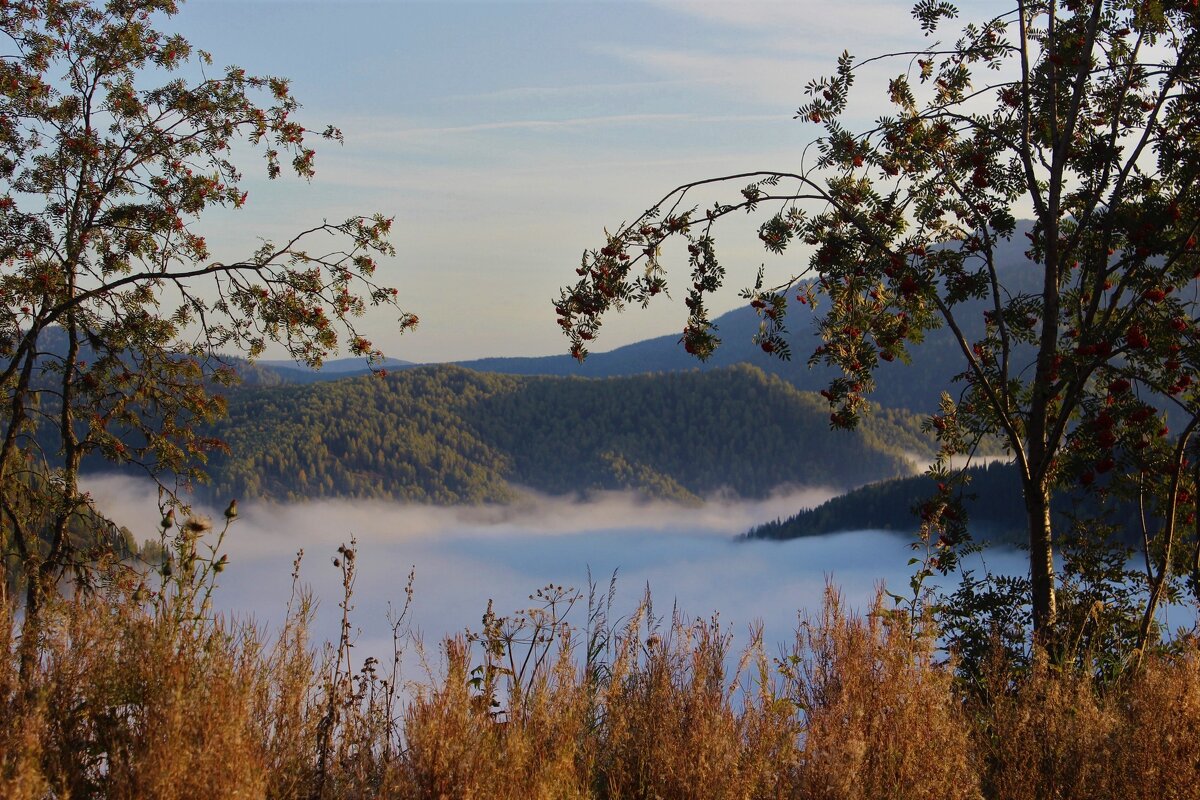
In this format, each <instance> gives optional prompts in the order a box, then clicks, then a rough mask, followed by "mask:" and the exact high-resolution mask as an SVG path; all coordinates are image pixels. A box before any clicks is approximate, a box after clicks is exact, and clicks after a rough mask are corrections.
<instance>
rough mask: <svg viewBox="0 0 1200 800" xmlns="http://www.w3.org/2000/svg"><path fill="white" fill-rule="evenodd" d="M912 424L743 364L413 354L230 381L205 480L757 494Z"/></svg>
mask: <svg viewBox="0 0 1200 800" xmlns="http://www.w3.org/2000/svg"><path fill="white" fill-rule="evenodd" d="M897 419H898V421H901V422H903V421H904V420H903V419H902V418H897ZM912 430H913V429H912V427H911V425H909V426H907V427H906V426H904V425H898V424H893V422H891V421H888V420H887V419H884V418H882V417H881V418H879V419H876V420H873V421H872V422H871V423H870V424H869V425H867V426H865V427H864V429H863V430H860V431H857V432H854V433H846V432H840V431H831V430H830V429H829V423H828V409H827V408H826V405H825V403H824V401H823V400H821V398H819V397H815V396H813V395H811V394H806V393H802V392H798V391H796V390H795V389H794V388H792V387H791V386H789V385H788V384H786V383H785V382H783V381H781V380H779V379H777V378H774V377H772V376H768V375H766V374H764V373H763V372H762V371H761V370H758V369H755V368H753V367H749V366H742V367H736V368H730V369H724V370H718V371H709V372H699V371H690V372H681V373H672V374H667V375H644V376H637V377H629V378H619V379H609V380H584V379H578V378H577V379H563V378H535V377H517V376H509V375H494V374H483V373H478V372H474V371H470V370H466V369H462V368H459V367H452V366H441V367H421V368H416V369H410V370H403V371H401V372H397V373H394V374H390V375H388V376H387V377H386V378H372V377H365V378H355V379H347V380H342V381H333V382H325V383H315V384H309V385H304V386H283V387H243V388H240V389H237V390H235V391H233V392H232V393H231V394H230V395H229V418H228V419H227V420H225V421H224V422H222V423H221V424H220V425H218V426H217V427H216V428H215V429H214V430H213V433H214V434H215V435H217V436H219V437H221V438H223V439H224V440H226V441H227V442H228V443H229V446H230V448H231V455H229V456H219V457H215V458H214V459H213V460H212V462H211V463H210V465H209V468H210V469H209V471H210V473H211V474H212V477H213V483H212V486H211V487H210V488H209V489H208V493H209V494H211V495H213V496H215V497H216V498H218V499H219V498H227V497H234V496H236V497H248V496H258V497H271V498H276V499H280V500H295V499H304V498H315V497H331V496H344V497H380V498H397V499H408V500H416V501H422V502H434V503H459V502H469V503H480V502H504V501H508V500H511V499H513V498H514V497H515V496H517V495H518V493H519V491H520V487H529V488H531V489H535V490H538V491H543V492H551V493H571V492H576V491H585V490H592V489H634V490H637V491H640V492H642V493H644V494H647V495H652V496H660V497H661V496H665V497H673V498H675V499H680V500H691V501H694V500H695V499H696V498H697V496H698V495H702V494H707V493H711V492H715V491H720V490H726V491H729V492H732V493H734V494H736V495H739V496H745V497H761V496H765V495H767V494H769V493H770V492H771V491H772V490H774V489H777V488H779V487H782V486H790V485H798V486H830V487H833V488H849V487H852V486H857V485H859V484H862V483H864V482H867V481H872V480H879V479H882V478H887V477H893V476H896V475H902V474H906V473H908V472H909V471H910V470H911V466H910V464H909V462H908V461H907V460H906V458H905V457H904V455H903V453H904V452H911V451H912V450H914V449H923V448H926V447H927V443H925V442H923V441H921V440H919V439H918V438H917V437H915V436H914V434H913V432H912Z"/></svg>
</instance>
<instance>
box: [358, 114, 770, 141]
mask: <svg viewBox="0 0 1200 800" xmlns="http://www.w3.org/2000/svg"><path fill="white" fill-rule="evenodd" d="M778 120H779V115H778V114H673V113H650V114H604V115H598V116H587V117H568V118H564V119H510V120H497V121H494V122H476V123H471V124H469V125H450V126H430V127H403V125H402V124H401V125H400V126H397V127H392V126H389V125H388V123H387V122H386V121H381V120H379V119H374V120H371V122H370V130H367V131H364V132H361V133H358V134H356V138H357V139H358V141H359V142H361V143H363V144H377V143H379V142H380V141H383V140H386V141H388V142H394V143H401V142H404V141H405V140H408V139H417V138H424V137H441V136H453V135H459V134H477V133H493V132H500V131H549V132H553V131H560V130H581V129H587V128H595V127H599V126H605V127H634V126H639V125H663V124H686V125H695V124H710V125H718V124H735V123H744V122H775V121H778ZM350 124H352V123H348V124H347V125H346V126H344V127H349V125H350Z"/></svg>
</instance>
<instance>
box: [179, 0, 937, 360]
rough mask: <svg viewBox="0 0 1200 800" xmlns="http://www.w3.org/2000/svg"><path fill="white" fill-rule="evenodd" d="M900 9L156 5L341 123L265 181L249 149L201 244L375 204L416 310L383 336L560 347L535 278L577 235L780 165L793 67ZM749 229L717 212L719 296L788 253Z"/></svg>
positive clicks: (867, 45) (556, 269)
mask: <svg viewBox="0 0 1200 800" xmlns="http://www.w3.org/2000/svg"><path fill="white" fill-rule="evenodd" d="M909 9H910V5H909V4H907V3H905V2H859V1H858V0H856V1H855V2H851V3H836V4H835V3H832V2H827V1H826V0H792V1H791V2H786V3H774V2H759V0H738V2H721V3H691V2H686V3H676V2H649V1H648V0H647V1H643V2H598V1H596V0H559V2H511V1H510V0H489V1H488V2H459V1H457V0H442V1H441V2H407V1H403V2H402V1H396V2H339V1H335V0H324V1H323V2H307V3H306V2H294V1H293V0H287V2H283V1H282V0H275V1H268V0H237V2H233V1H232V0H190V1H189V2H186V3H184V4H183V5H182V8H181V11H180V13H179V15H178V16H177V17H176V18H174V19H173V20H171V21H169V22H168V23H167V24H166V27H168V28H170V29H173V30H177V31H179V32H180V33H182V34H184V35H185V36H186V37H188V38H189V39H190V40H191V42H192V44H193V45H194V46H196V47H199V48H202V49H205V50H208V51H209V52H211V53H212V54H213V57H214V59H215V62H216V64H217V65H219V66H223V65H227V64H237V65H238V66H241V67H243V68H245V69H247V70H248V71H249V72H252V73H259V74H272V75H280V76H286V77H288V78H290V79H291V80H292V86H293V90H294V93H295V94H296V96H297V97H298V98H299V99H300V101H301V102H302V103H303V105H304V109H303V112H302V114H301V121H302V122H303V123H304V124H305V125H306V126H307V127H308V128H310V129H318V130H319V129H322V128H323V127H324V126H325V125H326V124H335V125H337V126H338V127H340V128H341V129H342V131H343V133H344V134H345V144H344V145H342V146H336V145H330V144H326V145H325V146H324V147H320V148H318V158H317V177H316V179H315V180H314V181H312V182H311V183H310V184H305V183H303V182H301V181H297V180H295V179H292V180H286V179H281V180H279V181H275V182H271V183H268V182H267V181H266V180H265V179H260V178H258V177H256V176H258V175H259V174H260V173H261V170H256V169H253V167H254V166H255V165H253V164H252V163H247V168H246V170H245V172H246V174H247V177H248V178H251V180H250V183H249V184H248V185H249V187H250V190H251V197H250V202H249V204H248V205H247V207H246V208H245V209H244V210H242V211H240V212H237V213H236V214H227V215H222V216H217V217H210V218H208V219H207V220H206V221H205V222H204V223H202V225H207V226H209V228H208V229H206V230H205V231H204V232H205V233H206V235H207V236H208V240H209V242H210V243H211V244H212V245H213V246H214V251H215V254H218V255H219V254H221V253H222V252H229V253H231V254H235V253H241V252H245V251H246V250H247V249H251V248H253V247H254V245H255V243H256V242H257V241H258V239H259V237H263V238H272V237H281V236H283V235H284V234H286V233H287V232H289V231H294V230H296V229H297V227H300V226H307V225H308V224H311V223H315V222H319V221H320V220H322V219H325V218H328V219H331V220H333V219H341V218H345V217H347V216H350V215H352V214H356V213H373V212H380V213H383V214H384V215H386V216H390V217H394V218H395V227H394V235H393V242H394V244H395V245H396V248H397V255H396V257H395V258H394V259H390V260H388V261H387V262H386V263H384V264H383V266H382V271H381V273H380V276H381V279H382V280H383V281H384V282H385V283H388V284H390V285H393V286H396V287H398V288H399V289H400V291H401V300H402V303H403V306H404V309H405V310H406V311H411V312H413V313H415V314H417V315H418V316H419V317H420V318H421V324H420V326H419V327H418V328H417V329H416V330H415V331H413V332H410V333H407V334H405V335H404V336H403V337H401V336H399V335H398V334H397V332H396V327H395V325H394V315H387V314H374V315H372V316H370V317H369V318H368V319H367V320H366V324H365V326H364V328H365V332H366V334H367V335H368V336H369V337H370V338H371V339H372V340H373V341H374V342H375V343H376V344H377V345H379V346H381V347H382V349H383V350H384V351H385V352H386V354H387V355H389V356H392V357H397V358H402V359H406V360H411V361H422V362H425V361H450V360H461V359H469V358H476V357H484V356H515V355H546V354H557V353H564V352H566V340H565V339H564V338H563V337H562V336H561V334H560V331H559V329H558V327H557V326H556V325H555V324H554V319H555V318H554V311H553V308H552V306H551V300H552V299H553V298H555V297H557V296H558V291H559V288H560V287H562V286H563V285H565V284H568V283H570V282H571V281H572V280H576V279H577V278H576V276H575V272H574V268H575V267H576V266H578V263H579V259H580V256H581V254H582V252H583V250H584V249H585V248H588V247H598V246H599V245H600V244H602V243H603V237H604V230H605V229H606V228H608V229H609V230H615V229H616V228H617V227H619V225H620V224H621V223H622V222H623V221H626V220H629V219H633V218H635V217H636V216H638V214H639V213H640V212H641V211H643V210H644V209H645V208H646V207H648V206H650V205H652V204H653V203H654V202H655V201H656V200H657V199H658V198H659V197H661V196H662V195H664V194H665V193H666V192H667V191H669V190H670V189H672V188H673V187H675V186H677V185H679V184H681V183H684V182H687V181H690V180H695V179H698V178H703V177H710V176H714V175H721V174H730V173H736V172H744V171H751V170H757V169H788V170H794V169H796V168H797V167H798V166H799V165H800V164H801V163H802V159H803V155H804V146H805V145H806V144H808V143H809V142H811V141H812V139H813V138H814V137H815V136H816V135H817V134H818V133H819V131H818V130H817V126H814V125H812V124H811V123H808V122H807V121H804V122H802V121H799V120H794V119H793V118H792V117H793V114H794V112H795V109H796V107H797V106H798V105H799V104H800V103H801V102H802V101H803V88H804V85H805V83H806V82H807V81H808V80H809V79H811V78H814V77H817V76H819V75H822V74H827V73H829V72H831V71H832V68H833V64H834V61H835V59H836V58H837V55H838V54H839V53H840V52H841V51H842V50H843V49H849V50H850V51H851V52H852V53H855V54H862V55H864V56H867V55H874V54H878V53H880V52H887V51H891V50H895V49H900V48H910V47H912V46H915V45H919V44H921V43H923V42H925V39H924V38H923V36H922V34H921V32H920V30H919V29H918V27H917V25H916V23H915V22H914V21H913V20H912V19H911V17H910V15H909ZM905 67H906V62H904V61H900V62H890V63H888V64H887V66H886V68H881V69H877V70H874V71H873V73H868V74H866V75H865V76H864V83H865V84H866V85H863V86H860V87H859V88H860V89H861V92H859V93H858V94H857V95H856V96H857V97H860V98H861V100H860V102H859V104H858V105H856V106H853V107H852V114H851V120H855V119H857V120H859V121H861V122H866V121H869V120H870V119H872V118H873V117H874V116H875V115H876V114H878V113H881V112H882V111H884V109H885V106H884V105H883V104H882V102H881V100H882V98H883V92H882V88H881V86H882V85H883V84H882V82H883V80H884V79H886V77H888V76H890V75H894V74H897V73H899V72H900V71H902V70H903V69H905ZM872 79H874V81H873V82H872ZM252 176H253V177H252ZM735 188H740V187H731V189H735ZM755 231H756V223H753V222H751V221H744V223H742V222H740V221H734V224H731V225H727V226H725V228H723V229H722V230H721V231H720V232H719V234H718V241H719V243H720V244H721V245H722V246H723V249H724V251H725V253H726V258H727V260H728V261H727V263H728V266H729V267H730V279H729V287H728V289H727V290H726V291H724V292H723V293H722V294H720V295H718V296H717V297H716V299H715V301H714V303H713V307H714V310H715V311H718V312H721V311H726V310H729V309H731V308H733V307H734V306H735V305H736V304H737V303H738V302H739V301H738V299H737V290H738V289H740V288H743V287H745V286H747V285H749V284H751V283H752V282H753V280H754V274H755V272H756V270H757V269H758V267H759V265H760V264H765V265H766V268H767V271H768V278H769V279H778V280H780V281H782V280H785V279H787V278H789V277H790V276H791V275H792V274H794V273H795V272H796V271H797V269H799V268H800V267H801V266H802V264H803V260H804V259H803V252H791V253H789V254H788V255H787V256H786V257H773V256H770V255H769V254H766V253H765V252H763V251H762V250H761V248H759V247H757V246H756V241H755V235H754V234H755ZM676 263H677V264H679V263H680V262H679V261H677V262H676ZM679 272H680V270H679V269H676V270H675V272H674V273H673V274H674V275H675V277H676V280H678V278H679ZM681 299H682V298H681V297H679V296H678V295H677V297H676V301H675V302H672V301H670V300H666V301H664V302H663V303H660V304H658V305H655V306H652V307H651V308H650V310H648V311H643V310H641V309H632V310H630V311H628V312H627V313H625V314H623V315H621V316H620V317H613V318H612V319H610V320H608V321H607V322H606V324H605V329H604V330H603V332H602V336H601V338H600V339H599V340H598V342H597V346H596V347H594V348H593V349H594V350H597V351H601V350H607V349H611V348H613V347H617V346H619V345H623V344H627V343H630V342H633V341H637V340H640V339H644V338H647V337H650V336H657V335H663V334H668V333H677V332H678V331H679V330H680V329H681V328H682V326H683V322H684V319H685V317H686V311H685V309H684V308H683V306H682V303H681V302H678V301H679V300H681ZM277 353H278V351H275V353H270V352H269V353H268V355H272V354H277Z"/></svg>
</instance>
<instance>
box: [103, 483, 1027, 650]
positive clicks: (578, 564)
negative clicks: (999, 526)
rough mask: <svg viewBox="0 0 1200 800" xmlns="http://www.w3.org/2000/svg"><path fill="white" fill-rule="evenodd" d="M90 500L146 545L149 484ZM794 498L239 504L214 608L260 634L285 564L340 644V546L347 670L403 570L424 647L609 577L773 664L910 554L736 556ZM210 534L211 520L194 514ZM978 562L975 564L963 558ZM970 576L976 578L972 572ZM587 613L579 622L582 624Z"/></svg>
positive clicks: (904, 542) (383, 641)
mask: <svg viewBox="0 0 1200 800" xmlns="http://www.w3.org/2000/svg"><path fill="white" fill-rule="evenodd" d="M86 488H87V489H88V490H89V491H90V492H91V493H92V495H93V497H95V498H96V501H97V503H98V505H99V507H100V508H101V509H103V510H105V511H106V513H108V514H109V515H110V516H111V517H112V518H113V519H114V520H115V521H116V522H118V523H120V524H122V525H125V526H127V527H128V528H129V529H130V530H131V531H133V532H134V535H135V536H137V537H138V539H139V540H141V539H144V538H153V537H156V536H157V520H158V519H159V515H158V510H157V506H156V497H157V494H156V491H155V489H154V487H153V485H151V484H148V483H146V482H138V481H135V480H132V479H129V478H125V477H115V476H103V477H98V476H93V477H91V478H90V479H89V480H88V481H87V485H86ZM832 495H833V493H832V492H829V491H821V490H806V491H799V492H792V493H789V494H783V495H779V496H775V497H772V498H770V499H767V500H762V501H736V502H735V501H710V502H708V503H705V504H704V505H703V506H700V507H696V508H687V507H681V506H678V505H673V504H667V503H647V502H642V501H639V500H637V499H635V498H634V497H632V496H629V495H625V494H615V493H608V494H602V495H599V496H597V497H594V498H591V499H588V500H568V499H561V498H536V499H530V500H528V501H526V502H524V503H521V504H518V505H514V506H505V507H500V506H492V507H458V508H443V507H429V506H417V505H402V504H395V503H385V502H377V501H354V500H324V501H316V502H309V503H299V504H291V505H277V504H272V503H250V502H243V503H241V506H242V508H241V515H240V517H239V518H238V520H237V521H236V522H235V524H234V525H233V527H232V528H231V530H230V533H229V536H228V538H227V540H226V546H225V550H226V552H228V553H229V558H230V565H229V567H228V568H227V569H226V570H225V572H224V573H223V574H222V575H221V576H220V579H221V580H220V589H219V591H218V592H217V594H216V596H215V598H214V602H215V604H216V606H217V608H218V609H220V610H224V611H226V612H229V613H233V614H236V615H239V616H241V617H248V616H253V617H254V618H255V619H256V620H258V621H259V622H262V623H265V624H267V625H268V626H272V625H273V623H275V622H276V621H277V620H279V619H280V618H281V617H282V615H283V612H284V609H285V605H286V603H287V600H288V597H289V596H290V594H291V570H292V562H293V560H294V558H295V555H296V551H297V550H299V549H303V550H304V554H305V555H304V561H303V565H302V568H301V578H302V580H303V582H305V583H307V584H308V585H310V586H311V587H312V589H313V592H314V593H315V595H316V596H317V597H318V598H319V599H320V606H319V609H318V615H317V620H316V626H315V631H314V632H315V634H316V635H317V636H318V637H320V638H325V639H329V638H333V637H335V636H336V634H337V630H338V627H337V620H338V614H339V612H338V609H337V605H338V601H339V599H340V597H341V574H340V572H339V570H337V569H336V568H334V566H333V565H332V564H331V559H332V558H333V557H334V556H335V555H336V551H337V548H338V546H339V545H341V544H343V543H347V544H348V543H349V541H350V539H351V537H355V538H356V539H357V542H358V559H357V567H358V578H357V584H356V586H355V599H354V605H355V608H354V612H353V621H354V623H355V625H356V627H357V628H358V629H359V630H360V631H361V634H360V637H359V640H358V647H357V652H358V656H359V657H360V658H361V657H365V656H366V655H368V654H373V655H377V656H382V655H384V654H386V653H387V652H390V629H389V627H388V624H387V612H388V608H389V604H392V605H394V606H400V605H402V604H403V602H404V587H405V582H406V579H407V576H408V574H409V571H410V569H413V568H415V571H416V580H415V584H414V588H415V594H414V599H413V605H412V609H411V613H412V617H411V619H412V624H413V628H414V629H415V630H418V631H420V632H421V633H422V634H423V636H424V639H425V641H426V643H427V644H430V645H432V644H435V643H436V642H437V640H439V639H440V638H441V637H442V636H444V635H447V634H453V633H455V632H459V631H462V630H463V629H464V628H467V627H470V628H473V629H478V628H479V624H480V618H481V616H482V614H483V612H484V610H485V609H486V607H487V604H488V600H489V599H491V600H493V601H494V603H495V610H496V613H498V614H508V613H511V612H513V611H516V610H519V609H523V608H526V607H528V606H529V605H531V603H530V601H529V595H530V594H531V593H533V592H534V591H535V590H536V589H538V588H540V587H542V586H545V585H546V584H551V583H552V584H558V585H566V586H574V587H576V588H578V589H581V590H586V588H587V580H588V571H589V569H590V571H591V575H592V577H593V579H594V580H596V581H597V582H598V583H600V584H601V585H602V587H603V586H606V585H607V583H608V580H609V578H610V576H611V575H612V573H613V572H614V571H616V572H617V596H616V602H615V604H614V606H613V612H614V615H623V614H627V613H630V612H631V611H633V610H634V609H635V608H636V607H637V605H638V601H639V600H640V598H641V596H642V594H643V592H644V591H645V589H646V587H647V586H649V588H650V590H651V593H652V597H653V601H654V611H655V613H656V615H665V616H667V617H669V616H670V613H671V610H672V607H673V606H676V605H677V606H678V608H679V609H680V611H682V612H683V613H684V614H686V615H688V616H691V617H709V616H711V615H713V614H714V613H719V614H720V618H721V620H722V621H723V623H724V624H726V625H729V626H731V627H730V628H729V629H730V630H732V631H733V632H734V634H735V641H734V646H735V648H737V647H740V646H743V645H745V644H746V643H747V641H748V631H749V626H750V625H751V624H752V623H754V622H755V621H761V622H762V623H763V626H764V633H765V638H766V643H767V646H768V649H769V651H770V652H774V651H775V650H776V645H778V644H782V643H784V642H786V641H789V640H790V638H791V636H792V633H793V631H794V629H795V625H796V619H797V616H796V615H797V610H798V609H811V610H813V611H816V610H817V609H818V608H819V606H820V603H821V596H822V593H823V590H824V587H825V584H826V581H827V580H828V581H831V582H832V583H833V584H835V585H836V586H838V587H839V588H840V589H841V590H842V592H843V593H844V595H845V596H846V599H847V600H848V601H849V603H850V604H851V605H852V606H854V607H855V608H858V609H862V608H864V607H865V606H866V605H867V604H868V603H869V601H870V599H871V597H872V596H873V594H874V592H875V588H876V586H877V585H878V584H879V583H880V582H881V581H885V582H886V583H887V585H888V586H889V587H894V591H897V592H901V593H903V592H904V591H907V586H908V579H909V576H910V574H911V569H912V568H911V567H909V566H908V565H907V562H908V559H909V558H910V557H911V555H912V552H911V551H910V549H909V540H908V539H906V538H905V537H904V536H902V535H898V534H895V533H884V532H878V531H861V532H851V533H842V534H835V535H830V536H822V537H815V538H810V539H798V540H792V541H787V542H772V541H757V540H755V541H739V540H737V539H736V538H735V537H736V536H737V535H738V534H740V533H743V532H745V531H746V530H747V529H749V528H751V527H753V526H755V525H758V524H760V523H763V522H766V521H769V520H773V519H775V518H777V517H780V516H787V515H790V514H793V513H795V512H796V511H798V510H800V509H801V508H805V507H811V506H814V505H817V504H819V503H822V502H824V501H825V500H827V499H828V498H829V497H831V496H832ZM198 511H200V512H201V513H203V514H206V515H208V516H210V517H212V518H213V519H214V521H216V522H220V521H222V520H221V512H220V510H217V509H210V508H199V509H198ZM974 558H975V559H978V558H979V557H978V556H976V557H974ZM987 559H988V566H989V567H991V568H992V569H993V570H996V571H1002V572H1003V571H1009V572H1019V571H1022V570H1023V569H1024V566H1023V563H1024V559H1023V556H1022V554H1020V553H1015V552H1006V551H992V552H990V553H989V554H988V555H987ZM974 566H976V567H979V566H980V564H978V563H975V564H974ZM585 616H586V608H583V607H580V608H577V609H576V611H575V612H574V621H575V622H576V623H577V624H579V625H582V624H583V622H584V621H585Z"/></svg>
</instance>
